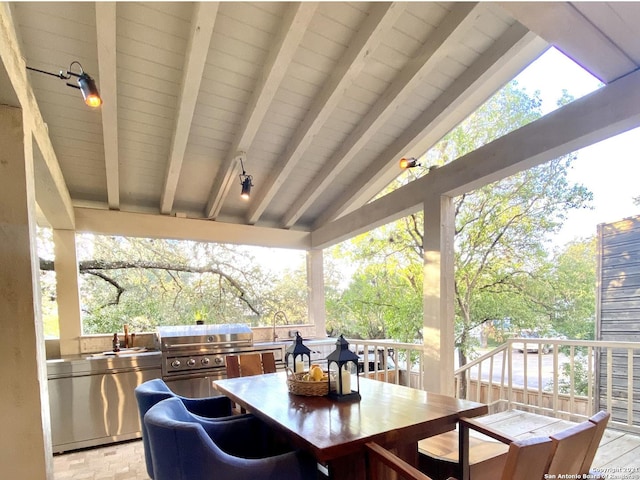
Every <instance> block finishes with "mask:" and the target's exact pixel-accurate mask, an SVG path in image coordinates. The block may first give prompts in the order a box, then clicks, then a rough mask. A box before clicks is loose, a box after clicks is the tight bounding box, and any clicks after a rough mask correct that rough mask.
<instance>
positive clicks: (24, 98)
mask: <svg viewBox="0 0 640 480" xmlns="http://www.w3.org/2000/svg"><path fill="white" fill-rule="evenodd" d="M0 58H2V63H3V64H4V67H5V69H6V71H7V75H8V77H9V79H10V80H11V84H12V85H13V89H14V90H15V93H16V96H17V97H18V100H19V101H20V106H21V107H22V111H23V115H24V118H25V129H26V130H31V132H32V133H33V137H34V138H35V141H36V143H37V145H38V148H39V150H40V152H41V153H42V158H43V160H44V165H43V169H44V174H43V175H42V176H41V177H40V178H39V179H38V181H39V182H40V184H46V185H47V186H48V191H49V192H51V193H52V195H50V196H49V197H48V199H47V202H43V201H40V202H39V205H40V208H41V209H42V211H43V213H44V214H45V215H46V217H47V220H48V221H49V223H50V224H51V226H52V227H53V228H58V229H63V230H64V229H67V230H73V228H74V224H75V220H74V217H73V206H72V204H71V197H70V195H69V190H68V189H67V185H66V184H65V181H64V177H63V176H62V171H61V170H60V164H59V163H58V159H57V158H56V153H55V152H54V150H53V145H51V139H50V138H49V132H48V129H47V125H46V124H45V123H44V120H43V119H42V115H41V114H40V108H39V107H38V103H37V102H36V97H35V95H34V93H33V90H32V89H31V84H30V83H29V81H28V79H27V70H26V63H25V61H24V58H25V57H24V55H23V54H22V52H21V51H20V46H19V42H18V36H17V33H16V28H15V25H14V23H13V18H12V16H11V7H10V4H9V3H8V2H0ZM37 195H38V192H36V196H37Z"/></svg>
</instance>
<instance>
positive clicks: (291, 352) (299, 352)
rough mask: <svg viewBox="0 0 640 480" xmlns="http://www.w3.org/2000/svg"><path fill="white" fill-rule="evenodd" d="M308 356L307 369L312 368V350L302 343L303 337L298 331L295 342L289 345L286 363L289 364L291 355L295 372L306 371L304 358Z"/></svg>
mask: <svg viewBox="0 0 640 480" xmlns="http://www.w3.org/2000/svg"><path fill="white" fill-rule="evenodd" d="M305 355H306V357H307V369H309V370H310V369H311V350H309V348H307V346H306V345H305V344H304V343H302V337H301V336H300V334H299V333H298V332H296V338H295V340H294V341H293V343H292V344H291V345H290V346H289V347H287V349H286V353H285V355H284V363H285V365H287V366H289V357H292V362H293V373H299V372H304V358H305Z"/></svg>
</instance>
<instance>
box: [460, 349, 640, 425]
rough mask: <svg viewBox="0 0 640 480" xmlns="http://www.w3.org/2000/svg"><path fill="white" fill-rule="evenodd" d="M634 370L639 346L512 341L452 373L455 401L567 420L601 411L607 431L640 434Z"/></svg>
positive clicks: (639, 363) (639, 387)
mask: <svg viewBox="0 0 640 480" xmlns="http://www.w3.org/2000/svg"><path fill="white" fill-rule="evenodd" d="M514 347H517V348H518V349H520V348H522V353H520V352H519V351H517V350H515V349H514ZM547 351H549V352H550V353H548V354H545V353H544V352H547ZM634 359H635V360H636V362H635V363H636V365H634ZM635 370H638V372H637V373H635V377H636V378H637V377H638V376H639V374H640V343H632V342H602V341H580V340H555V339H531V338H526V339H525V338H519V339H515V338H514V339H510V340H508V341H507V343H505V344H504V345H501V346H500V347H498V348H496V349H494V350H492V351H490V352H488V353H486V354H484V355H482V356H481V357H479V358H477V359H475V360H473V361H471V362H469V363H468V364H467V365H465V366H463V367H462V368H459V369H458V370H456V371H455V378H456V396H458V397H459V398H465V399H468V400H475V401H480V402H483V403H487V404H488V405H489V406H490V408H491V409H492V411H499V410H502V409H508V408H517V409H522V410H528V411H534V412H536V413H542V414H547V415H552V416H555V417H559V418H566V419H570V420H580V419H583V418H587V417H589V416H590V415H592V414H593V413H595V411H596V410H599V409H606V410H608V411H610V412H611V413H612V420H611V426H614V427H616V428H620V429H623V430H629V431H633V432H640V422H638V418H637V417H635V418H634V406H635V411H636V412H637V411H638V409H639V407H640V403H639V402H640V399H636V402H635V403H634V393H636V396H637V394H638V393H640V381H638V382H637V384H635V383H636V382H635V380H634V372H635ZM597 372H598V373H597Z"/></svg>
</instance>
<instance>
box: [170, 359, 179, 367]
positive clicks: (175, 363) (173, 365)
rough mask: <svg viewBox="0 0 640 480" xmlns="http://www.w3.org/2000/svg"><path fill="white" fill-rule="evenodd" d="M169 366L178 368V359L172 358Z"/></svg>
mask: <svg viewBox="0 0 640 480" xmlns="http://www.w3.org/2000/svg"><path fill="white" fill-rule="evenodd" d="M171 366H172V367H173V368H180V360H174V361H173V362H171Z"/></svg>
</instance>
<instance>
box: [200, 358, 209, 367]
mask: <svg viewBox="0 0 640 480" xmlns="http://www.w3.org/2000/svg"><path fill="white" fill-rule="evenodd" d="M209 362H210V360H209V357H204V358H203V359H202V360H200V363H201V364H202V365H204V366H205V367H206V366H207V365H209Z"/></svg>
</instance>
